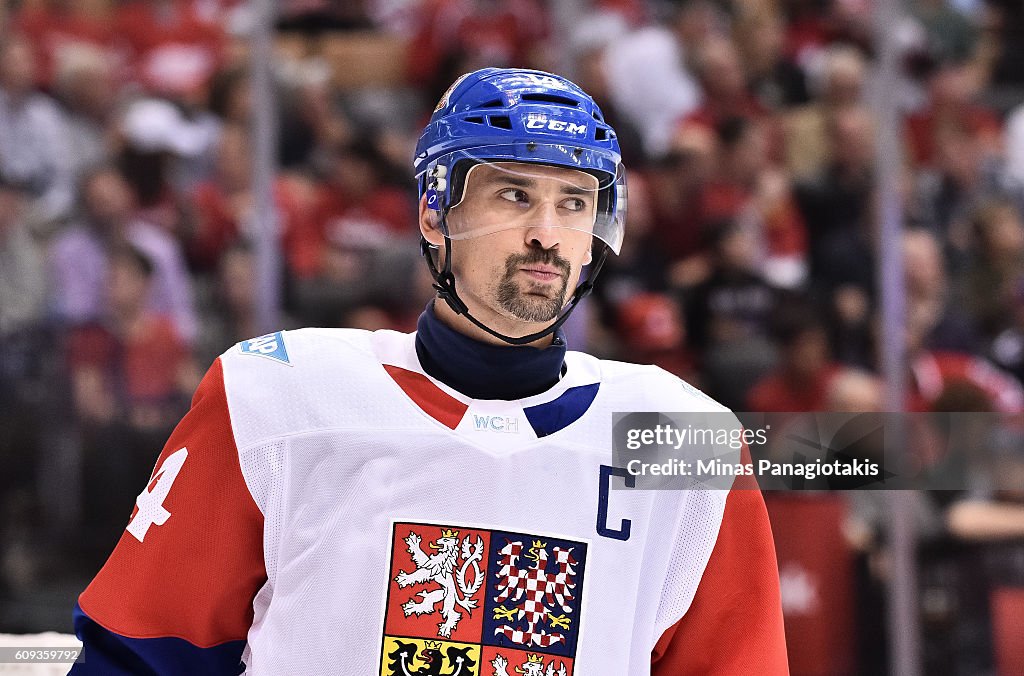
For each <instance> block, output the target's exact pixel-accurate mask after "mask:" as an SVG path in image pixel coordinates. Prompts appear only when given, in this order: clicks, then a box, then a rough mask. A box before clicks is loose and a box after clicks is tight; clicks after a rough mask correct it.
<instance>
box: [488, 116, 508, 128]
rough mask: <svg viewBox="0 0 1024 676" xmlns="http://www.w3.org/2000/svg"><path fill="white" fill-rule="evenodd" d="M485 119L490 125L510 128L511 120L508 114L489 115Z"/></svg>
mask: <svg viewBox="0 0 1024 676" xmlns="http://www.w3.org/2000/svg"><path fill="white" fill-rule="evenodd" d="M487 120H488V122H490V123H491V126H492V127H498V128H499V129H509V130H511V129H512V120H510V119H509V117H508V115H491V116H490V117H489V118H487Z"/></svg>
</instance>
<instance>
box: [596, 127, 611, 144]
mask: <svg viewBox="0 0 1024 676" xmlns="http://www.w3.org/2000/svg"><path fill="white" fill-rule="evenodd" d="M607 139H608V131H607V130H606V129H603V128H602V127H598V128H597V129H595V130H594V140H595V141H605V140H607Z"/></svg>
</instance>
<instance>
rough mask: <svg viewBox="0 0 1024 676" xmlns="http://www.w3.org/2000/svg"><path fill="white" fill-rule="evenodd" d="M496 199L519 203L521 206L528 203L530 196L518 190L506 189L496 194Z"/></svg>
mask: <svg viewBox="0 0 1024 676" xmlns="http://www.w3.org/2000/svg"><path fill="white" fill-rule="evenodd" d="M498 197H500V198H502V199H503V200H508V201H509V202H520V203H523V204H526V203H529V201H530V196H529V195H527V194H526V192H525V191H523V190H520V189H519V188H506V189H504V190H502V191H501V192H499V193H498Z"/></svg>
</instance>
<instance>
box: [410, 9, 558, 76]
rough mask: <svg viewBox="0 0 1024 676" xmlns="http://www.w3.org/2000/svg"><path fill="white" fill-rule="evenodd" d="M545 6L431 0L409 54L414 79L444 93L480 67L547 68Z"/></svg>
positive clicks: (421, 15)
mask: <svg viewBox="0 0 1024 676" xmlns="http://www.w3.org/2000/svg"><path fill="white" fill-rule="evenodd" d="M544 4H545V3H540V2H535V1H534V0H511V1H510V2H497V0H426V1H425V2H423V3H422V5H421V7H420V9H419V13H420V16H419V20H418V22H417V28H416V33H415V35H414V36H413V38H412V40H411V41H410V43H409V50H408V52H407V53H408V54H409V63H408V73H409V81H410V82H413V83H417V84H419V85H420V86H422V87H423V88H424V89H425V90H426V91H428V92H431V91H433V92H437V93H440V92H441V91H442V90H443V88H444V87H445V86H446V85H447V83H449V82H452V81H453V80H454V79H455V78H456V77H458V76H459V75H460V74H462V73H466V72H469V71H472V70H476V69H478V68H484V67H486V66H518V67H523V68H527V67H534V68H536V67H541V66H544V65H545V63H544V57H543V55H542V53H541V47H542V44H543V41H544V39H545V38H546V37H547V35H546V29H545V27H546V26H548V25H550V21H549V19H548V16H547V13H546V12H545V9H544ZM546 70H551V68H550V67H548V68H546Z"/></svg>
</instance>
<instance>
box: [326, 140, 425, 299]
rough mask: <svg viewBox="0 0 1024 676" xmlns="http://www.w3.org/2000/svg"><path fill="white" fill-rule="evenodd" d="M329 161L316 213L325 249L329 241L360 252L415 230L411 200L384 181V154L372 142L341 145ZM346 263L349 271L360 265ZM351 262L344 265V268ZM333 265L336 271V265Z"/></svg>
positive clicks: (381, 245)
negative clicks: (325, 180) (327, 173)
mask: <svg viewBox="0 0 1024 676" xmlns="http://www.w3.org/2000/svg"><path fill="white" fill-rule="evenodd" d="M329 167H330V168H329V171H330V174H329V176H328V177H327V183H325V184H324V185H323V187H322V188H321V190H320V192H319V195H318V196H317V203H316V210H315V216H314V227H315V229H316V234H317V236H318V237H319V239H320V242H321V245H322V246H323V247H324V249H325V253H326V249H327V248H328V247H334V248H335V249H337V250H338V251H342V252H349V253H352V254H353V255H355V256H356V257H358V254H357V253H356V252H359V251H366V250H375V249H382V248H385V247H387V246H389V245H391V244H393V243H394V242H395V240H396V239H398V238H401V237H410V236H412V235H414V234H415V233H414V231H413V228H412V223H413V219H412V217H413V214H414V210H413V205H412V202H411V201H410V199H409V196H408V195H407V194H406V193H405V192H403V191H402V190H399V189H398V188H395V187H393V186H390V185H387V184H386V183H384V182H383V171H384V160H383V158H382V157H381V155H380V153H379V152H378V151H377V149H376V147H375V146H374V145H373V144H372V143H370V142H367V141H355V142H353V143H347V144H342V145H339V146H338V147H336V148H335V150H334V153H333V156H332V157H331V159H330V161H329ZM324 264H325V265H326V261H325V262H324ZM349 264H350V265H351V269H352V272H353V273H355V272H356V270H357V269H358V268H359V267H360V266H359V263H358V261H356V260H352V261H349ZM349 264H346V265H344V266H342V267H344V268H348V267H349V266H350V265H349ZM332 269H333V270H334V271H335V272H340V268H332ZM345 276H346V275H345V274H342V277H345ZM338 281H343V279H341V278H339V280H338Z"/></svg>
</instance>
